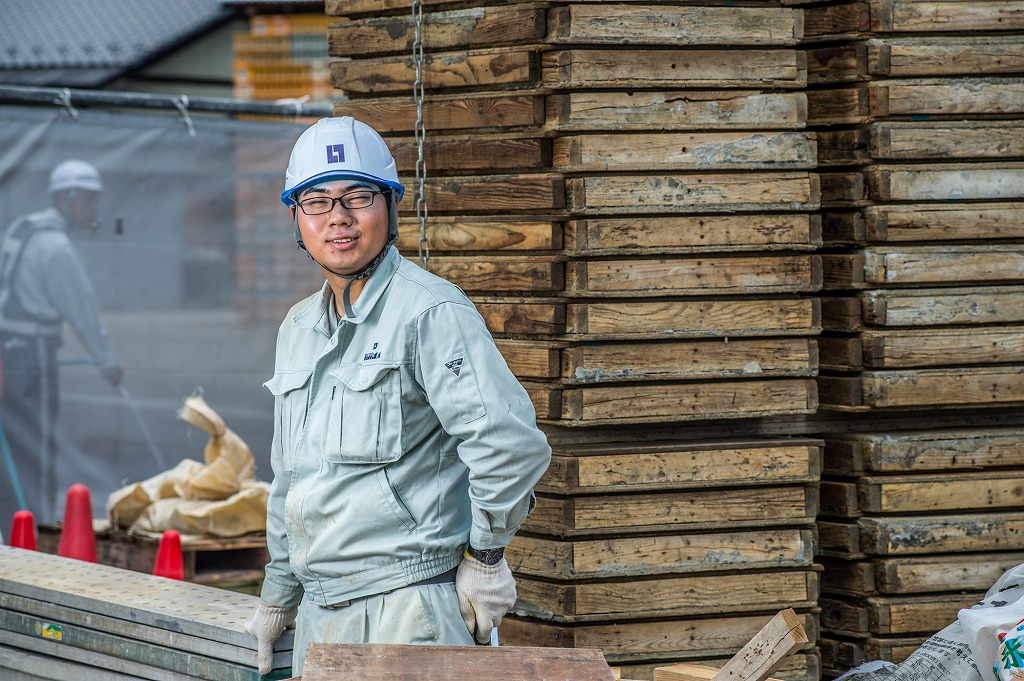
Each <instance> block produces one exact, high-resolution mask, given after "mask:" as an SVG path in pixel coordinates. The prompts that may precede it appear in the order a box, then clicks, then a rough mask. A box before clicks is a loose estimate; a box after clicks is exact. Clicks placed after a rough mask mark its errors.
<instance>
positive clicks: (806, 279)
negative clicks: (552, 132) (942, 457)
mask: <svg viewBox="0 0 1024 681" xmlns="http://www.w3.org/2000/svg"><path fill="white" fill-rule="evenodd" d="M1022 252H1024V249H1022ZM565 268H566V269H565V283H566V291H567V292H571V293H577V294H581V295H587V296H612V295H614V296H623V295H627V294H628V295H633V296H639V297H653V296H664V295H708V294H736V293H739V294H743V293H749V294H756V293H767V294H771V293H797V292H802V291H817V290H819V289H820V288H821V283H822V274H821V261H820V259H819V256H816V255H786V256H769V255H762V256H759V257H754V256H750V257H743V256H733V257H724V258H714V257H701V258H659V259H643V260H638V259H633V260H591V261H577V262H570V263H566V265H565ZM463 288H465V287H463Z"/></svg>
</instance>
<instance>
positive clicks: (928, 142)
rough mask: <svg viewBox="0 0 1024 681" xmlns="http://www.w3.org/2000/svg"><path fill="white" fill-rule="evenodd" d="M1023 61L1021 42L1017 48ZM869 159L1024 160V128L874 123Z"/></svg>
mask: <svg viewBox="0 0 1024 681" xmlns="http://www.w3.org/2000/svg"><path fill="white" fill-rule="evenodd" d="M1019 49H1020V50H1021V55H1022V57H1021V58H1022V60H1024V41H1022V43H1021V45H1020V48H1019ZM871 157H872V158H875V159H882V160H915V159H937V160H955V159H961V158H978V159H984V158H1001V159H1007V158H1020V157H1024V126H1022V125H1021V123H1020V122H1019V121H970V122H965V123H954V122H949V123H910V124H907V123H892V122H886V123H875V124H874V125H872V126H871Z"/></svg>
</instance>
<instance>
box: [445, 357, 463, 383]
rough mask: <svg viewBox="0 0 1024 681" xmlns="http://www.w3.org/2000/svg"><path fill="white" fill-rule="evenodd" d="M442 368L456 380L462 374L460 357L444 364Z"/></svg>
mask: <svg viewBox="0 0 1024 681" xmlns="http://www.w3.org/2000/svg"><path fill="white" fill-rule="evenodd" d="M444 368H445V369H447V370H448V371H450V372H452V373H453V374H455V377H456V378H458V376H459V374H461V373H462V357H457V358H455V359H453V360H452V361H450V362H445V363H444Z"/></svg>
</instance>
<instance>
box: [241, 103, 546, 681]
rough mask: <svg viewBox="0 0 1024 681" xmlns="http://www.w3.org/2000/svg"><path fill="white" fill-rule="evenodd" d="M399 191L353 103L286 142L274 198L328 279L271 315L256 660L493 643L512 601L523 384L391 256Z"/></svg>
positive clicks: (535, 435) (534, 467)
mask: <svg viewBox="0 0 1024 681" xmlns="http://www.w3.org/2000/svg"><path fill="white" fill-rule="evenodd" d="M403 193H404V188H403V187H402V185H401V184H400V183H399V182H398V175H397V171H396V168H395V162H394V159H393V158H392V156H391V153H390V151H389V150H388V148H387V145H386V144H385V143H384V140H383V139H381V137H380V136H379V135H378V134H377V133H376V131H374V130H373V129H372V128H370V127H369V126H367V125H365V124H363V123H361V122H359V121H356V120H354V119H352V118H350V117H344V118H325V119H321V120H320V121H318V122H317V123H316V124H314V125H313V126H312V127H310V128H309V129H307V130H306V131H305V132H304V133H303V134H302V135H301V136H300V137H299V139H298V141H297V142H296V143H295V147H294V148H293V150H292V154H291V159H290V161H289V163H288V170H287V173H286V175H285V189H284V192H283V193H282V195H281V198H282V200H283V201H284V203H285V204H286V205H288V206H289V207H290V209H291V213H292V216H293V221H294V229H295V236H296V241H297V242H298V244H299V247H300V248H302V249H304V250H305V251H306V252H307V253H308V255H309V257H310V258H312V259H313V260H314V261H315V262H316V263H317V264H318V265H319V266H320V267H321V268H322V270H323V272H324V275H325V277H326V282H325V284H324V286H323V288H322V290H321V291H320V292H318V293H316V294H314V295H312V296H310V297H309V298H307V299H306V300H304V301H302V302H300V303H298V304H297V305H295V306H294V307H293V308H292V309H291V310H290V311H289V312H288V315H287V316H286V318H285V320H284V322H283V323H282V325H281V328H280V331H279V335H278V341H277V359H276V367H275V373H274V377H273V378H272V379H271V380H270V381H268V382H267V384H266V386H267V387H268V388H269V389H270V391H271V392H272V393H273V394H274V396H275V407H274V411H275V424H276V427H275V433H274V439H273V443H272V448H271V463H272V466H273V470H274V480H273V483H272V487H271V494H270V500H269V505H268V511H267V542H268V548H269V550H270V556H271V560H270V563H269V564H268V565H267V569H266V579H265V581H264V583H263V591H262V594H261V599H260V604H259V606H258V607H257V610H256V612H255V614H254V616H253V618H252V620H251V621H250V622H249V623H248V625H247V629H248V630H249V632H250V633H252V634H253V635H255V636H256V637H257V638H258V639H259V653H258V661H259V667H260V671H261V672H262V673H267V672H269V671H270V669H271V657H272V648H273V643H274V641H275V640H276V639H277V638H278V637H279V636H280V634H281V632H282V631H283V630H284V628H285V627H286V626H287V625H288V624H289V623H291V622H292V621H293V620H296V614H297V620H296V622H295V623H296V632H295V643H294V648H293V651H294V652H293V660H294V663H293V668H292V673H293V674H294V675H298V674H301V673H302V669H303V663H304V659H305V648H306V644H307V643H309V642H310V641H314V642H334V643H423V644H448V645H451V644H465V645H472V644H473V643H474V640H475V641H476V642H477V643H486V642H487V641H488V640H489V638H490V633H491V629H492V628H493V627H495V626H497V625H498V623H499V622H500V621H501V618H502V617H503V616H504V614H505V613H506V612H507V611H508V609H509V608H510V607H512V605H513V604H514V603H515V598H516V589H515V581H514V579H513V577H512V573H511V571H510V570H509V567H508V564H507V563H506V561H505V559H504V557H503V555H502V552H503V549H504V547H505V545H506V544H508V542H509V541H510V540H511V539H512V536H513V535H514V534H515V532H516V530H517V529H518V528H519V526H520V524H521V523H522V522H523V520H524V519H525V518H526V516H527V514H528V513H529V512H530V511H531V510H532V509H533V505H534V496H533V486H534V484H535V483H536V482H537V480H538V479H539V478H540V477H541V475H542V474H543V473H544V471H545V470H546V469H547V466H548V463H549V461H550V457H551V449H550V448H549V447H548V445H547V442H546V439H545V437H544V434H543V433H542V432H541V431H540V430H538V428H537V426H536V414H535V412H534V408H533V405H532V404H531V402H530V399H529V397H528V396H527V394H526V391H525V390H524V389H523V388H522V386H521V385H520V384H519V383H518V381H517V380H516V379H515V377H514V376H513V375H512V373H511V372H510V371H509V369H508V367H507V366H506V364H505V361H504V359H503V358H502V356H501V354H499V352H498V350H497V348H496V347H495V345H494V341H493V340H492V338H491V336H490V334H489V333H488V331H487V329H486V327H485V325H484V321H483V319H482V318H481V317H480V315H479V314H478V313H477V311H476V309H475V308H474V306H473V304H472V303H471V302H470V301H469V299H468V298H466V296H465V295H464V294H463V293H462V291H461V290H460V289H459V288H458V287H456V286H455V285H453V284H451V283H450V282H447V281H445V280H443V279H440V278H439V277H436V276H434V275H432V274H430V273H428V272H426V271H424V270H422V269H420V268H419V267H418V266H416V265H413V264H412V263H410V262H408V261H407V260H406V259H405V258H403V257H402V256H401V255H399V253H398V251H397V249H395V248H394V247H393V246H392V244H393V243H394V242H395V240H396V239H397V238H398V202H399V201H400V200H401V199H402V195H403Z"/></svg>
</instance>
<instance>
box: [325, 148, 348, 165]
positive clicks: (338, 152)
mask: <svg viewBox="0 0 1024 681" xmlns="http://www.w3.org/2000/svg"><path fill="white" fill-rule="evenodd" d="M327 162H328V163H344V162H345V145H344V144H328V145H327Z"/></svg>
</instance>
